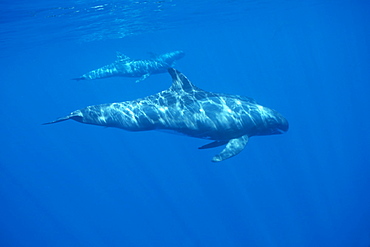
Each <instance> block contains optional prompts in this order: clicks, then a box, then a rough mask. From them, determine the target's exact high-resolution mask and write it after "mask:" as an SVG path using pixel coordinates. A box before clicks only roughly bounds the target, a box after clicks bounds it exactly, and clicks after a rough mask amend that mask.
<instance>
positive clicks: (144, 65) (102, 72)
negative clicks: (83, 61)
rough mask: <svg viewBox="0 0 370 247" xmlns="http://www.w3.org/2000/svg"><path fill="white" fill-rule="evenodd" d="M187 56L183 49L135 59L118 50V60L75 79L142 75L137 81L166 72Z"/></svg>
mask: <svg viewBox="0 0 370 247" xmlns="http://www.w3.org/2000/svg"><path fill="white" fill-rule="evenodd" d="M184 56H185V53H184V52H183V51H174V52H169V53H165V54H162V55H153V56H152V59H146V60H133V59H131V58H129V57H128V56H126V55H124V54H122V53H120V52H117V60H116V61H114V62H113V63H111V64H108V65H105V66H103V67H101V68H99V69H96V70H92V71H90V72H88V73H86V74H84V75H82V76H81V77H78V78H74V80H93V79H101V78H108V77H113V76H123V77H140V78H139V79H138V80H136V82H140V81H143V80H145V79H146V78H148V76H150V75H152V74H158V73H165V72H166V71H167V69H168V68H170V67H173V65H174V63H175V61H176V60H179V59H181V58H182V57H184Z"/></svg>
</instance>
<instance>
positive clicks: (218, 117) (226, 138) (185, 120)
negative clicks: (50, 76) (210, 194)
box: [45, 68, 289, 162]
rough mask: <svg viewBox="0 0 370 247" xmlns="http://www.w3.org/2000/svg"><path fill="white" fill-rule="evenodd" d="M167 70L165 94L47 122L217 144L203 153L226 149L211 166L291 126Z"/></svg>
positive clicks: (265, 111)
mask: <svg viewBox="0 0 370 247" xmlns="http://www.w3.org/2000/svg"><path fill="white" fill-rule="evenodd" d="M168 72H169V73H170V75H171V77H172V80H173V83H172V85H171V87H170V88H169V89H167V90H165V91H162V92H160V93H157V94H154V95H151V96H148V97H145V98H142V99H137V100H132V101H124V102H118V103H111V104H101V105H92V106H88V107H86V108H83V109H80V110H77V111H74V112H72V113H71V114H69V115H68V116H66V117H62V118H59V119H57V120H55V121H52V122H49V123H45V124H52V123H57V122H61V121H65V120H68V119H73V120H75V121H78V122H81V123H85V124H93V125H100V126H107V127H116V128H121V129H124V130H128V131H145V130H171V131H175V132H178V133H181V134H185V135H188V136H191V137H197V138H203V139H209V140H213V142H211V143H209V144H206V145H204V146H202V147H200V149H206V148H214V147H218V146H222V145H226V147H225V148H224V149H223V150H222V151H221V153H219V154H217V155H216V156H214V157H213V159H212V161H213V162H218V161H223V160H225V159H228V158H230V157H233V156H235V155H237V154H238V153H240V152H241V151H242V150H243V149H244V147H245V145H246V144H247V142H248V140H249V138H250V137H252V136H259V135H274V134H281V133H284V132H286V131H287V130H288V128H289V125H288V121H287V120H286V119H285V118H284V117H283V116H282V115H280V114H279V113H278V112H276V111H275V110H272V109H269V108H267V107H264V106H261V105H259V104H257V103H256V101H254V100H253V99H251V98H248V97H243V96H239V95H229V94H221V93H211V92H206V91H204V90H202V89H199V88H197V87H196V86H194V85H193V84H192V83H191V82H190V81H189V80H188V79H187V78H186V77H185V76H184V75H183V74H182V73H180V72H179V71H177V70H175V69H173V68H169V69H168Z"/></svg>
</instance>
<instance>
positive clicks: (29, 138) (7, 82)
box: [0, 0, 370, 247]
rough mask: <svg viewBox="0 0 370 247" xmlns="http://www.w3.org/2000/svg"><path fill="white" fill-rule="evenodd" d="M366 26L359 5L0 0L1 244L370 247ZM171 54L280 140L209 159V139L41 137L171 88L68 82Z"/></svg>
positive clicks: (64, 132)
mask: <svg viewBox="0 0 370 247" xmlns="http://www.w3.org/2000/svg"><path fill="white" fill-rule="evenodd" d="M369 23H370V2H369V1H361V0H354V1H350V0H338V1H332V0H309V1H287V0H277V1H272V0H270V1H256V0H245V1H242V0H200V1H187V0H164V1H152V0H147V1H142V0H126V1H118V0H110V1H96V0H90V1H87V0H86V1H85V0H75V1H70V0H68V1H62V0H59V1H57V0H51V1H50V0H48V1H46V0H40V1H38V0H28V1H26V0H18V1H10V0H3V1H1V2H0V80H1V83H0V103H1V108H0V109H1V110H0V115H1V121H0V125H1V128H0V138H1V148H0V200H1V201H0V246H4V247H12V246H15V247H20V246H21V247H23V246H38V247H39V246H89V247H92V246H94V247H95V246H129V247H131V246H133V247H136V246H138V247H141V246H145V247H146V246H160V247H167V246H171V247H173V246H184V247H188V246H189V247H191V246H196V247H198V246H225V247H226V246H233V247H234V246H235V247H239V246H240V247H244V246H252V247H298V246H299V247H312V246H318V247H342V246H343V247H352V246H355V247H357V246H358V247H368V246H370V158H369V152H370V149H369V143H370V131H369V124H370V113H369V106H370V102H369V93H370V86H369V85H370V84H369V83H370V25H369ZM175 50H183V51H184V52H185V53H186V56H185V57H184V58H182V59H181V60H179V61H178V62H177V64H176V68H177V69H178V70H180V71H181V72H183V73H184V74H185V75H186V76H187V77H188V78H189V79H190V80H191V81H192V82H193V83H194V84H195V85H197V86H198V87H200V88H202V89H205V90H207V91H212V92H223V93H229V94H240V95H245V96H249V97H252V98H254V99H256V100H257V101H258V102H260V103H261V104H262V105H265V106H268V107H271V108H273V109H276V110H278V111H279V112H280V113H282V114H283V115H284V116H285V117H286V118H287V119H288V120H289V123H290V129H289V131H288V132H287V133H286V134H284V135H275V136H265V137H252V138H251V140H250V142H249V143H248V145H247V147H246V148H245V150H244V151H243V152H241V153H240V154H239V155H237V156H235V157H233V158H231V159H228V160H226V161H223V162H220V163H212V162H210V160H211V159H212V157H213V155H215V154H217V153H218V152H220V151H221V148H220V147H219V148H215V149H206V150H198V149H197V147H199V146H202V145H204V144H206V143H208V142H209V141H206V140H202V139H196V138H190V137H185V136H179V135H171V134H167V133H162V132H155V131H149V132H136V133H135V132H127V131H123V130H120V129H115V128H103V127H98V126H93V125H85V124H80V123H77V122H75V121H67V122H63V123H59V124H55V125H46V126H45V125H41V124H42V123H45V122H49V121H52V120H54V119H56V118H58V117H61V116H65V115H67V114H68V113H69V112H71V111H73V110H77V109H80V108H83V107H85V106H88V105H94V104H102V103H110V102H120V101H125V100H133V99H137V98H141V97H145V96H148V95H151V94H155V93H157V92H160V91H162V90H165V89H167V88H168V87H169V86H170V85H171V78H170V76H169V75H168V74H167V73H164V74H158V75H153V76H151V77H149V78H148V79H146V80H145V81H143V82H141V83H135V79H134V78H123V77H121V78H120V77H117V78H109V79H102V80H91V81H73V80H71V78H75V77H78V76H80V75H82V74H83V73H85V72H87V71H89V70H92V69H96V68H98V67H101V66H103V65H105V64H108V63H110V62H112V61H114V60H115V57H116V51H120V52H122V53H124V54H126V55H127V56H129V57H132V58H137V59H139V58H143V59H144V58H148V57H149V55H148V53H150V52H153V53H159V54H160V53H165V52H170V51H175Z"/></svg>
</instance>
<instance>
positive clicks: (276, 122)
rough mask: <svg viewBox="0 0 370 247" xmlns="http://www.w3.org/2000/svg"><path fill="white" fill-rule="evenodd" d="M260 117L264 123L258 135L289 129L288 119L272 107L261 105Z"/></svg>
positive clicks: (282, 132)
mask: <svg viewBox="0 0 370 247" xmlns="http://www.w3.org/2000/svg"><path fill="white" fill-rule="evenodd" d="M262 118H263V122H264V124H263V125H261V126H263V129H262V130H261V132H260V133H259V135H276V134H284V133H285V132H287V131H288V129H289V123H288V120H286V118H285V117H283V116H282V115H281V114H280V113H278V112H277V111H275V110H273V109H270V108H267V107H263V114H262Z"/></svg>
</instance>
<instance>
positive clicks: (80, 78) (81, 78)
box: [71, 77, 86, 81]
mask: <svg viewBox="0 0 370 247" xmlns="http://www.w3.org/2000/svg"><path fill="white" fill-rule="evenodd" d="M71 80H75V81H82V80H86V78H85V77H77V78H72V79H71Z"/></svg>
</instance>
